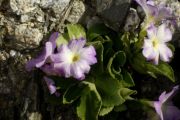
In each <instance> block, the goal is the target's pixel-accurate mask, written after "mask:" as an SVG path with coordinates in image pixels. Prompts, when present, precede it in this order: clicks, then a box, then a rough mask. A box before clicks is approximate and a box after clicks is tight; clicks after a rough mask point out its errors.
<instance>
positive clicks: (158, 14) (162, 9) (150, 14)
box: [135, 0, 173, 25]
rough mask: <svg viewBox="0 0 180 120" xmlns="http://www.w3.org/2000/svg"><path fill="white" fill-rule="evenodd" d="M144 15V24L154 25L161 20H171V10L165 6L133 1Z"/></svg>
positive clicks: (137, 0) (138, 0)
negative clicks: (141, 9)
mask: <svg viewBox="0 0 180 120" xmlns="http://www.w3.org/2000/svg"><path fill="white" fill-rule="evenodd" d="M135 1H136V2H137V3H138V4H139V5H140V6H141V7H142V8H143V10H144V12H145V14H146V20H147V21H146V24H147V25H149V24H156V23H159V22H161V21H163V20H169V19H172V17H173V16H172V10H171V9H170V8H168V7H166V6H165V5H162V4H160V5H155V4H154V2H153V1H152V0H149V1H146V0H135Z"/></svg>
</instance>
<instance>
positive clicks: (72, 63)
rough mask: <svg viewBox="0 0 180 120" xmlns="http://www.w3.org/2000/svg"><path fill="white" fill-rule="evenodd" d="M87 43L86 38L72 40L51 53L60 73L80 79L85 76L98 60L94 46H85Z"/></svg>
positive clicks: (55, 67) (56, 68)
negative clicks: (56, 51)
mask: <svg viewBox="0 0 180 120" xmlns="http://www.w3.org/2000/svg"><path fill="white" fill-rule="evenodd" d="M85 43H86V40H85V39H84V38H80V39H78V40H71V41H70V42H69V44H68V45H66V44H63V45H61V46H60V47H59V48H58V53H56V54H53V55H51V60H52V61H53V66H54V69H55V70H56V71H57V72H58V73H59V74H60V75H62V76H64V77H66V78H69V77H71V76H72V77H74V78H76V79H79V80H83V79H84V78H85V75H84V73H88V72H89V70H90V65H92V64H95V63H96V62H97V59H96V51H95V49H94V47H93V46H88V47H84V46H85Z"/></svg>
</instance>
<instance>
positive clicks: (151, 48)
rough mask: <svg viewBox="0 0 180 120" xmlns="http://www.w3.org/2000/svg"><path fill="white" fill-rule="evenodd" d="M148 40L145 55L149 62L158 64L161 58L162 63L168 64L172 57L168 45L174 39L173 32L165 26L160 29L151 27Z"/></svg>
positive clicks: (148, 30) (145, 43)
mask: <svg viewBox="0 0 180 120" xmlns="http://www.w3.org/2000/svg"><path fill="white" fill-rule="evenodd" d="M147 35H148V38H145V40H144V45H143V51H142V52H143V55H144V56H145V57H146V58H147V60H152V61H153V62H154V64H156V65H157V64H158V61H159V57H160V59H161V60H162V61H164V62H168V61H169V60H170V58H171V57H172V51H171V49H170V48H168V46H167V43H166V42H168V41H170V40H171V39H172V33H171V31H170V30H169V29H168V28H167V27H166V25H165V24H162V25H160V26H159V27H158V28H156V27H155V26H153V25H152V26H151V27H149V28H148V29H147Z"/></svg>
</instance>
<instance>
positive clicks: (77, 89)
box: [63, 83, 88, 104]
mask: <svg viewBox="0 0 180 120" xmlns="http://www.w3.org/2000/svg"><path fill="white" fill-rule="evenodd" d="M86 88H87V85H86V84H82V83H79V84H75V85H72V86H70V87H69V88H68V89H67V90H66V92H65V93H64V95H63V104H70V103H72V102H74V101H75V100H76V99H78V98H79V97H80V96H81V95H82V94H83V92H88V90H87V89H86Z"/></svg>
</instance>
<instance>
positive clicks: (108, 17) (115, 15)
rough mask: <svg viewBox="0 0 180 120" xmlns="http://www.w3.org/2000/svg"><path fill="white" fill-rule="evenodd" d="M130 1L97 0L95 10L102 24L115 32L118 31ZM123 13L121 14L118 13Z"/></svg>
mask: <svg viewBox="0 0 180 120" xmlns="http://www.w3.org/2000/svg"><path fill="white" fill-rule="evenodd" d="M130 3H131V0H97V1H96V3H95V5H96V10H97V12H98V14H99V15H100V16H101V17H102V18H103V20H104V22H105V23H106V24H107V26H109V27H110V28H112V29H114V30H115V31H120V26H122V25H123V23H124V20H125V18H126V16H127V13H128V11H129V8H130ZM120 11H123V12H120Z"/></svg>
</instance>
